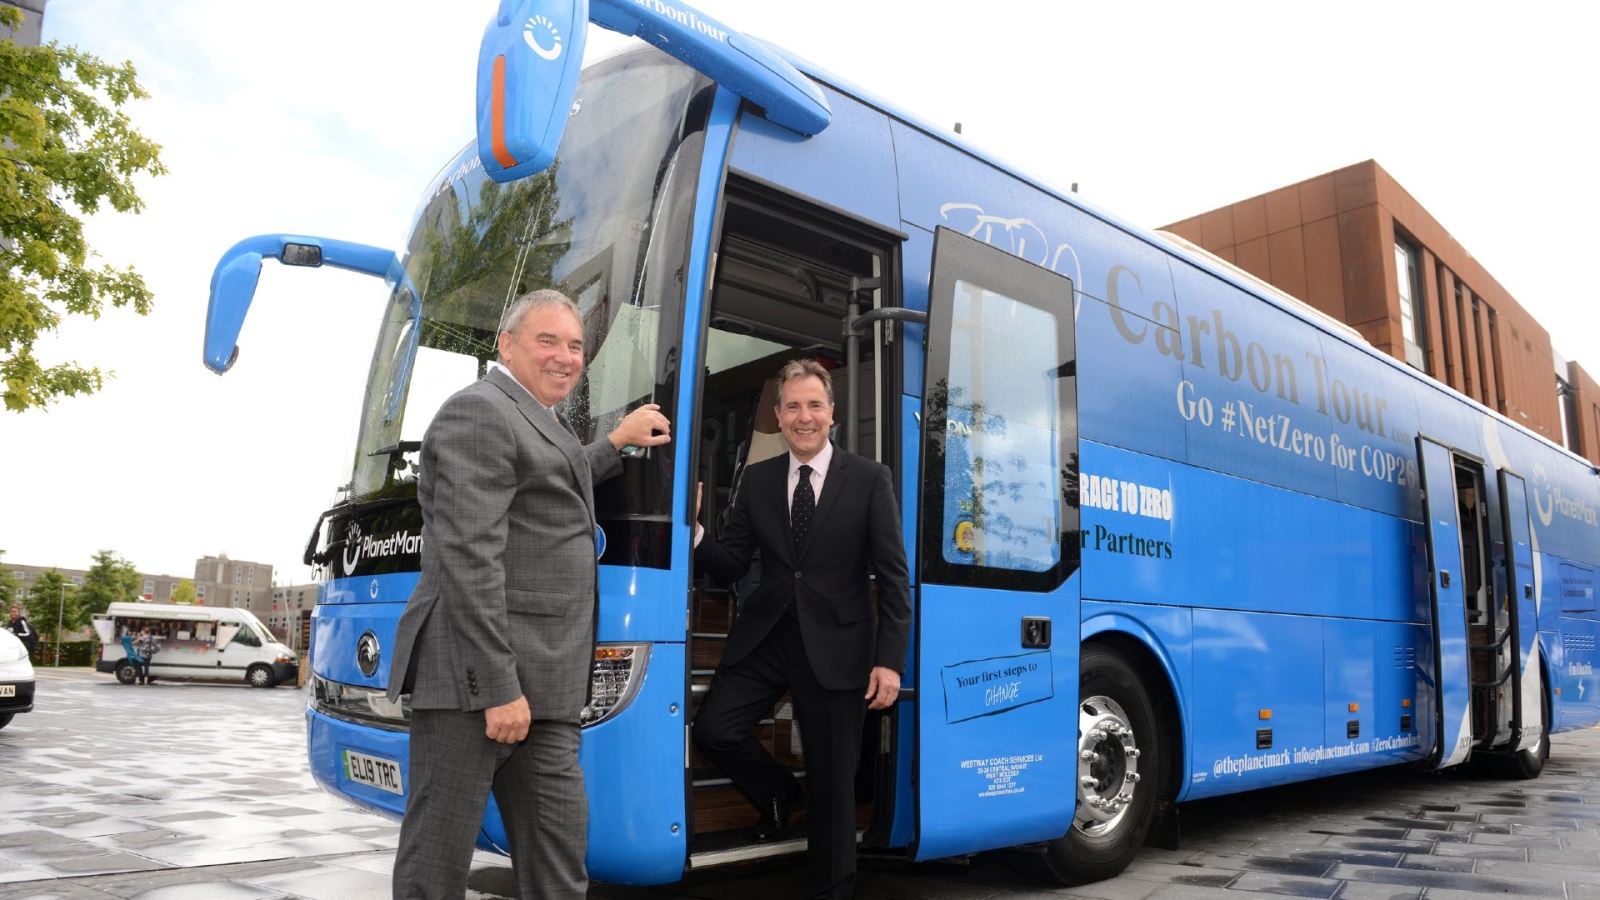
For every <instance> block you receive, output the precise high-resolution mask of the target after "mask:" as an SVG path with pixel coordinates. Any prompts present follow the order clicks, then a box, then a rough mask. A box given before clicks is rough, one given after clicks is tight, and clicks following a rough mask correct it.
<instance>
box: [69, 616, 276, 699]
mask: <svg viewBox="0 0 1600 900" xmlns="http://www.w3.org/2000/svg"><path fill="white" fill-rule="evenodd" d="M141 628H149V629H150V631H151V633H152V634H153V635H155V636H156V639H157V642H158V644H159V647H160V650H159V652H157V653H155V654H154V655H153V656H152V657H151V659H150V680H151V681H155V680H157V679H158V678H204V679H209V680H221V681H236V680H237V681H244V682H246V683H247V684H249V685H251V686H252V687H261V688H269V687H273V686H275V685H277V684H278V683H279V682H282V681H289V682H291V683H293V682H295V681H296V679H297V678H298V677H299V672H300V661H299V658H298V657H297V656H296V655H295V652H294V651H293V650H291V649H289V648H288V647H287V646H285V645H284V644H283V643H281V642H280V641H278V639H277V638H274V637H273V636H272V632H270V631H268V630H267V626H265V625H263V624H262V623H261V620H260V619H258V618H256V617H255V616H254V615H252V614H251V613H250V611H249V610H246V609H234V608H231V607H208V606H178V605H170V604H164V603H113V604H111V605H110V606H109V607H108V608H107V609H106V612H105V614H103V615H98V616H95V617H94V629H95V632H96V634H98V635H99V637H100V644H101V647H100V660H99V662H98V663H97V664H96V666H95V667H96V668H97V669H98V670H99V671H101V672H110V673H112V674H114V675H116V676H117V680H118V681H120V682H122V683H123V684H133V683H134V681H135V679H136V678H137V677H138V676H137V673H136V670H135V668H134V666H133V664H132V662H130V661H129V660H128V658H127V650H126V649H125V648H124V646H123V643H122V638H123V637H124V636H125V635H137V634H138V633H139V629H141Z"/></svg>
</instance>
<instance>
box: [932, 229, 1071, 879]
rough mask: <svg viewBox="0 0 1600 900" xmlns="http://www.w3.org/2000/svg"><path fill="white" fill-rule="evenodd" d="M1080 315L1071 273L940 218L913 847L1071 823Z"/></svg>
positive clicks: (948, 851)
mask: <svg viewBox="0 0 1600 900" xmlns="http://www.w3.org/2000/svg"><path fill="white" fill-rule="evenodd" d="M1073 325H1074V323H1073V287H1072V282H1071V281H1069V280H1068V279H1066V278H1063V277H1062V276H1060V275H1057V274H1056V273H1054V272H1051V271H1049V270H1047V269H1044V268H1041V267H1039V266H1035V265H1033V264H1031V263H1028V262H1025V261H1023V260H1021V259H1019V258H1017V257H1014V256H1011V255H1010V254H1007V253H1004V252H1002V251H1000V250H996V249H994V248H992V247H990V246H988V245H986V244H983V243H980V242H978V241H975V240H972V239H971V238H967V237H965V236H963V235H960V234H958V233H956V232H953V231H950V230H948V229H944V228H940V229H939V230H938V233H937V235H936V236H935V239H934V258H933V274H932V279H931V282H930V285H929V322H928V331H927V341H928V347H927V349H928V357H927V367H926V372H927V375H926V381H925V385H924V393H923V405H922V409H923V414H922V473H921V480H920V485H921V489H920V491H921V497H920V516H921V521H920V527H919V534H920V537H919V539H918V552H917V557H918V559H917V567H918V573H919V577H918V579H917V581H918V589H917V598H916V604H917V605H916V628H917V635H916V636H917V645H916V647H917V649H916V658H915V665H916V688H917V717H916V722H917V734H916V767H917V768H916V773H917V774H916V779H915V783H916V798H917V840H916V851H915V856H916V858H917V859H932V858H937V857H944V856H952V855H956V854H962V853H972V852H975V851H978V850H984V849H989V848H993V847H1000V846H1009V845H1015V844H1021V843H1027V842H1032V841H1042V840H1050V839H1055V838H1059V837H1061V836H1062V835H1063V834H1065V833H1067V831H1068V829H1069V828H1070V827H1071V826H1072V816H1073V804H1074V797H1075V796H1076V794H1077V787H1076V780H1077V777H1078V760H1077V745H1078V733H1077V731H1078V729H1077V724H1078V716H1077V715H1075V714H1074V710H1075V708H1076V706H1077V702H1078V631H1079V619H1078V604H1079V594H1078V589H1079V579H1078V556H1079V537H1078V530H1077V529H1078V508H1077V478H1078V446H1077V377H1076V363H1075V344H1074V327H1073Z"/></svg>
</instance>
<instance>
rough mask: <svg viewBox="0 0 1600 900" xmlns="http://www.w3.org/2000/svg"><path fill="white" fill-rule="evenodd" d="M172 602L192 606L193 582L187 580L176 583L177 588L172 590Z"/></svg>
mask: <svg viewBox="0 0 1600 900" xmlns="http://www.w3.org/2000/svg"><path fill="white" fill-rule="evenodd" d="M172 602H173V603H183V604H186V605H189V606H193V605H194V603H195V594H194V582H193V581H192V580H190V579H188V578H184V579H181V580H179V581H178V586H177V587H175V588H173V589H172Z"/></svg>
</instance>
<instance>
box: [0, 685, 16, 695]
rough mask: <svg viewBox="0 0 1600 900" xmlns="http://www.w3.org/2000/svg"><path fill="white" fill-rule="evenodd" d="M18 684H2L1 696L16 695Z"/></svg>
mask: <svg viewBox="0 0 1600 900" xmlns="http://www.w3.org/2000/svg"><path fill="white" fill-rule="evenodd" d="M16 695H17V686H16V685H14V684H0V697H15V696H16Z"/></svg>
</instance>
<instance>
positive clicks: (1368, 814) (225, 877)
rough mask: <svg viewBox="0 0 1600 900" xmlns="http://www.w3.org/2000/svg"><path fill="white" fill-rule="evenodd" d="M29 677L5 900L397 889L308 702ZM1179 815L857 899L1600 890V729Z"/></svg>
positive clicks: (698, 887) (710, 888)
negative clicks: (1099, 846)
mask: <svg viewBox="0 0 1600 900" xmlns="http://www.w3.org/2000/svg"><path fill="white" fill-rule="evenodd" d="M39 678H40V682H39V693H38V700H37V704H38V708H37V709H36V710H35V711H34V712H32V713H28V714H26V715H22V716H18V717H17V719H16V720H15V721H14V722H12V724H11V725H10V726H8V727H7V728H5V729H4V730H0V900H8V898H24V897H26V898H47V897H48V898H60V900H77V898H84V900H106V898H139V900H256V898H261V900H268V898H272V900H276V898H312V900H323V898H326V900H368V898H372V900H380V898H387V897H388V896H389V871H390V867H391V866H392V864H393V857H394V845H395V836H396V834H397V832H398V828H397V826H396V825H395V824H394V823H392V822H389V821H387V820H385V819H381V818H378V817H376V816H372V815H369V814H367V813H364V812H361V811H358V810H355V809H353V808H350V807H348V806H346V805H345V804H344V803H343V802H341V801H340V800H338V799H337V798H334V797H332V796H330V795H328V794H325V793H323V792H322V791H321V790H320V789H319V788H317V787H316V786H315V785H314V784H313V782H312V780H311V777H310V775H309V773H308V772H307V770H306V763H305V732H304V718H303V709H304V703H305V695H304V693H303V692H301V691H298V690H294V689H292V688H278V689H275V690H270V691H262V690H252V689H250V688H245V687H242V686H233V685H201V684H158V685H154V686H148V687H137V686H135V687H124V686H121V685H117V684H115V683H114V682H113V681H112V680H111V678H110V677H109V676H105V675H97V674H95V673H92V672H89V671H86V670H62V671H51V670H43V671H41V672H40V675H39ZM1182 818H1183V827H1182V831H1183V839H1182V842H1181V844H1180V849H1177V850H1165V849H1160V848H1155V847H1146V848H1145V849H1144V851H1143V852H1142V853H1141V855H1140V857H1139V859H1138V860H1137V861H1135V862H1134V864H1133V865H1132V866H1131V867H1130V868H1129V869H1128V871H1127V872H1125V873H1124V874H1122V875H1121V876H1119V877H1117V878H1114V879H1111V880H1109V881H1103V882H1099V883H1097V884H1092V885H1086V886H1080V887H1072V888H1066V887H1059V886H1052V885H1049V884H1044V883H1041V882H1037V881H1033V880H1030V879H1027V878H1025V877H1022V876H1019V875H1017V874H1014V873H1013V872H1012V870H1011V869H1010V868H1009V867H1008V865H1007V864H1006V861H1005V857H1004V854H989V855H985V856H982V857H979V858H977V859H975V860H966V861H954V862H941V863H932V864H924V865H907V864H905V863H901V862H893V861H878V860H870V859H869V860H865V861H864V862H863V871H862V875H861V883H860V890H859V891H858V893H857V896H858V897H860V898H862V900H902V898H936V900H944V898H951V900H954V898H971V900H1032V898H1047V897H1085V898H1100V900H1167V898H1221V900H1242V898H1244V897H1248V896H1251V895H1255V896H1265V895H1275V896H1284V895H1287V896H1295V897H1321V898H1342V900H1378V898H1383V900H1388V898H1428V900H1445V898H1456V897H1481V896H1486V895H1490V894H1511V895H1516V896H1524V897H1564V898H1596V900H1600V729H1589V730H1586V731H1582V732H1573V733H1567V734H1562V735H1557V736H1556V739H1555V741H1554V743H1553V752H1552V754H1551V757H1550V761H1549V763H1548V764H1547V765H1546V767H1545V772H1544V775H1543V776H1542V777H1541V778H1539V779H1538V780H1536V781H1531V782H1515V781H1502V780H1496V779H1494V778H1490V777H1487V776H1480V775H1476V774H1473V773H1470V772H1462V773H1447V774H1444V775H1429V774H1423V773H1420V772H1413V771H1410V770H1404V769H1397V770H1387V771H1382V772H1373V773H1365V774H1361V775H1350V776H1343V777H1340V778H1336V779H1331V780H1326V781H1322V782H1316V783H1313V784H1309V785H1300V786H1295V787H1289V788H1279V789H1275V790H1272V791H1266V792H1260V793H1256V794H1253V795H1247V796H1242V797H1233V798H1223V799H1218V800H1210V801H1203V802H1200V803H1195V804H1191V805H1189V806H1186V807H1185V808H1184V809H1183V812H1182ZM802 882H803V875H802V872H801V869H800V866H799V863H798V862H797V861H793V860H791V861H786V862H769V863H765V864H757V865H755V866H751V867H745V868H741V869H733V870H721V871H713V872H709V873H705V874H696V875H695V876H693V877H691V878H690V879H689V880H687V881H686V882H684V883H681V884H678V885H672V886H669V887H666V888H653V889H637V888H618V887H610V886H597V887H595V888H594V890H592V891H591V892H590V896H591V897H597V898H608V900H644V898H697V900H742V898H748V897H760V898H764V900H782V898H787V897H793V896H798V886H799V885H800V884H801V883H802ZM472 886H473V890H472V891H471V893H470V894H469V896H470V897H471V898H473V900H490V898H501V897H509V896H513V895H514V890H513V887H512V884H511V881H510V878H509V870H508V869H507V868H506V866H505V864H504V862H503V861H502V860H500V859H498V858H495V857H492V856H489V855H487V854H480V855H479V857H478V862H477V864H476V865H475V867H474V870H473V877H472Z"/></svg>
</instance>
